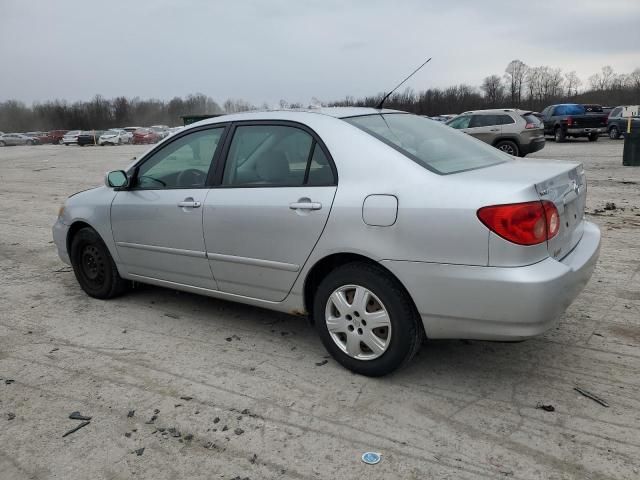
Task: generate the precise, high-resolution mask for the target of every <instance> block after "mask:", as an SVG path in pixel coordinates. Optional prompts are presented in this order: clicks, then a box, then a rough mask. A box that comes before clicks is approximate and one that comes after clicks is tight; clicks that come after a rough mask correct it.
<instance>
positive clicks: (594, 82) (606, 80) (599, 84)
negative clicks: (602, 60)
mask: <svg viewBox="0 0 640 480" xmlns="http://www.w3.org/2000/svg"><path fill="white" fill-rule="evenodd" d="M615 77H616V74H615V72H614V71H613V68H611V66H610V65H605V66H604V67H602V71H601V72H600V73H595V74H593V75H591V76H590V77H589V84H590V85H591V88H592V89H593V90H599V91H602V90H608V89H609V88H611V85H612V84H613V81H614V79H615Z"/></svg>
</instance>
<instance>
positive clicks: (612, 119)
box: [607, 105, 640, 140]
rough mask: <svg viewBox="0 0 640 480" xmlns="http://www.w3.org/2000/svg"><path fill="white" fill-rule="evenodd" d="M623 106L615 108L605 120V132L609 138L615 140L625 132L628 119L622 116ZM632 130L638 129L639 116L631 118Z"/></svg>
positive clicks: (639, 123) (639, 126)
mask: <svg viewBox="0 0 640 480" xmlns="http://www.w3.org/2000/svg"><path fill="white" fill-rule="evenodd" d="M623 108H624V105H621V106H619V107H615V108H614V109H613V110H611V113H610V114H609V118H607V132H608V134H609V138H611V139H613V140H615V139H617V138H620V137H621V136H622V134H623V133H625V132H626V131H627V125H628V122H629V120H628V118H625V117H623V116H622V109H623ZM631 126H632V128H640V116H635V117H631Z"/></svg>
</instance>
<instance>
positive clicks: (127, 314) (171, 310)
mask: <svg viewBox="0 0 640 480" xmlns="http://www.w3.org/2000/svg"><path fill="white" fill-rule="evenodd" d="M144 150H145V148H142V147H133V146H123V147H111V148H109V147H105V148H99V147H85V148H80V147H63V146H38V147H14V148H2V149H0V201H1V204H2V205H3V209H2V210H1V211H0V269H1V272H2V274H1V276H0V379H1V380H0V478H2V480H9V479H23V478H24V479H27V478H28V479H35V478H37V479H45V478H59V479H65V480H71V479H92V480H95V479H125V478H127V479H129V478H140V479H147V478H148V479H158V480H159V479H175V478H187V477H188V478H191V479H205V478H206V479H212V478H225V479H233V478H239V479H243V478H250V479H268V478H328V479H329V478H330V479H334V478H341V479H350V478H354V479H355V478H358V479H359V478H363V477H365V476H366V477H367V478H371V479H374V478H405V479H413V478H415V479H418V478H419V479H424V478H438V479H445V478H451V479H477V478H488V479H495V478H503V477H504V478H513V479H527V480H528V479H569V478H575V479H614V478H615V479H637V478H640V373H639V372H640V350H639V348H638V347H639V346H640V274H639V272H640V195H639V189H640V168H632V167H622V160H621V157H622V142H621V141H610V140H608V139H605V138H602V139H600V141H599V142H597V143H595V144H594V143H588V142H586V141H582V140H575V141H571V142H568V143H565V144H554V143H553V142H548V143H547V146H546V148H545V149H544V150H542V151H541V152H538V153H537V154H535V155H534V156H535V157H543V158H558V159H562V160H581V161H582V162H584V165H585V167H586V170H587V175H588V179H589V200H588V211H589V215H588V217H589V219H590V220H592V221H595V222H596V223H598V224H599V225H600V227H601V228H602V233H603V245H602V254H601V258H600V263H599V265H598V267H597V268H596V271H595V274H594V276H593V278H592V280H591V282H590V283H589V285H588V286H587V287H586V289H585V291H584V292H583V293H582V294H581V295H580V296H579V298H578V299H577V300H576V302H575V303H574V304H573V305H572V306H571V307H570V308H569V310H568V311H567V312H566V314H565V315H564V316H563V317H562V320H561V321H560V323H559V325H558V326H557V328H554V329H552V330H551V331H549V332H548V333H547V334H545V335H544V336H542V337H540V338H536V339H533V340H529V341H526V342H522V343H512V344H506V343H489V342H475V341H473V342H468V341H429V342H427V344H426V345H425V346H424V348H423V349H422V351H421V352H420V354H419V355H418V357H417V358H416V359H415V360H414V361H413V363H411V364H410V365H409V366H408V368H405V369H404V370H402V371H400V372H398V373H396V374H394V375H392V376H389V377H386V378H382V379H370V378H364V377H360V376H356V375H353V374H351V373H350V372H348V371H347V370H345V369H343V368H341V367H340V366H339V365H337V364H336V363H335V362H334V361H333V360H332V359H330V358H328V357H327V354H326V352H325V350H324V349H323V347H322V345H321V344H320V341H319V339H318V338H317V337H316V335H315V332H314V330H313V329H312V328H311V327H310V326H309V325H308V324H307V322H306V321H305V320H303V319H300V318H295V317H289V316H287V315H283V314H278V313H273V312H269V311H266V310H261V309H258V308H251V307H248V306H243V305H238V304H233V303H229V302H225V301H219V300H214V299H209V298H204V297H198V296H195V295H190V294H185V293H179V292H174V291H171V290H165V289H161V288H155V287H142V288H139V289H136V290H135V291H133V292H132V293H130V294H128V295H126V296H124V297H121V298H118V299H116V300H111V301H98V300H94V299H91V298H89V297H88V296H86V295H85V294H84V293H83V292H82V291H81V290H80V288H79V287H78V285H77V283H76V281H75V278H74V276H73V273H71V272H70V269H69V268H67V267H66V266H65V265H64V264H62V263H61V261H60V260H59V259H58V258H57V256H56V253H55V248H54V246H53V244H52V241H51V231H50V227H51V225H52V223H53V222H54V220H55V215H56V212H57V209H58V207H59V205H60V204H61V202H62V201H63V200H64V198H65V197H66V196H67V195H69V194H71V193H73V192H75V191H78V190H80V189H83V188H87V187H89V186H92V185H95V184H99V183H100V182H101V181H102V176H103V174H104V172H105V171H106V170H110V169H114V168H120V167H124V166H125V165H127V164H128V163H129V161H130V158H131V157H132V156H133V155H139V154H141V153H142V152H143V151H144ZM610 202H613V203H615V209H605V205H606V204H607V203H610ZM608 208H612V206H609V207H608ZM576 386H579V387H582V388H584V389H586V390H588V391H590V392H593V393H595V394H596V395H598V396H599V397H601V398H603V399H604V400H606V402H607V403H608V404H609V407H608V408H607V407H604V406H602V405H600V404H599V403H596V402H595V401H593V400H591V399H589V398H586V397H584V396H582V395H580V394H579V393H577V392H576V391H575V390H574V387H576ZM540 405H551V406H553V407H554V411H545V410H544V409H541V408H536V407H537V406H540ZM74 411H79V412H80V413H81V414H82V415H86V416H91V417H92V418H91V421H90V423H89V424H88V425H86V426H85V427H84V428H82V429H80V430H78V431H76V432H75V433H72V434H70V435H68V436H66V437H64V438H63V434H64V433H65V432H66V431H68V430H70V429H72V428H74V427H76V426H78V425H79V424H80V423H81V421H80V420H71V419H69V418H68V417H69V414H70V413H71V412H74ZM143 449H144V450H143ZM365 451H375V452H380V453H381V454H382V461H381V462H380V463H379V464H378V465H375V466H369V465H365V464H363V463H362V462H361V461H360V456H361V455H362V453H363V452H365Z"/></svg>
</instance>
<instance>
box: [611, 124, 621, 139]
mask: <svg viewBox="0 0 640 480" xmlns="http://www.w3.org/2000/svg"><path fill="white" fill-rule="evenodd" d="M609 138H610V139H611V140H617V139H618V138H620V130H618V127H616V126H615V125H614V126H613V127H611V128H610V129H609Z"/></svg>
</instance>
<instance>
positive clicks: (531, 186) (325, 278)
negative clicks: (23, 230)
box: [53, 108, 600, 376]
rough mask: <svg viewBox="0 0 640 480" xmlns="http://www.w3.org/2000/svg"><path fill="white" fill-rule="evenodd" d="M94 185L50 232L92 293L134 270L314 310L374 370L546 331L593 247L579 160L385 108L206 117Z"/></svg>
mask: <svg viewBox="0 0 640 480" xmlns="http://www.w3.org/2000/svg"><path fill="white" fill-rule="evenodd" d="M105 183H106V185H105V186H102V187H98V188H95V189H93V190H88V191H84V192H81V193H78V194H75V195H72V196H71V197H69V198H68V199H67V201H66V202H65V204H64V206H63V207H61V209H60V213H59V218H58V220H57V222H56V223H55V225H54V227H53V237H54V240H55V243H56V245H57V248H58V252H59V255H60V257H61V258H62V260H63V261H65V262H67V263H69V264H71V265H72V266H73V270H74V272H75V275H76V277H77V280H78V282H79V284H80V286H81V288H82V289H83V290H84V291H85V292H86V293H87V294H89V295H90V296H92V297H96V298H102V299H106V298H111V297H114V296H116V295H118V294H121V293H122V292H124V291H125V290H126V289H127V286H128V283H129V282H130V281H136V282H144V283H149V284H154V285H159V286H163V287H168V288H174V289H179V290H185V291H189V292H194V293H199V294H203V295H209V296H211V297H215V298H220V299H226V300H232V301H237V302H242V303H247V304H251V305H256V306H260V307H264V308H269V309H273V310H279V311H282V312H289V313H292V314H298V315H309V316H310V318H311V319H312V320H313V322H314V324H315V327H316V329H317V331H318V334H319V336H320V338H321V339H322V341H323V343H324V345H325V347H326V348H327V350H328V351H329V352H330V353H331V354H332V355H333V356H334V357H335V359H336V360H337V361H338V362H340V363H341V364H342V365H344V366H345V367H347V368H349V369H351V370H353V371H355V372H358V373H360V374H364V375H370V376H378V375H384V374H387V373H389V372H391V371H393V370H394V369H396V368H398V367H399V366H401V365H403V364H404V363H406V362H408V361H409V360H410V359H411V358H412V356H413V355H414V354H415V353H416V352H417V350H418V349H419V347H420V345H421V344H422V341H423V339H424V338H425V337H426V338H434V339H435V338H467V339H486V340H521V339H525V338H529V337H532V336H535V335H539V334H541V333H543V332H544V331H545V330H547V329H548V328H550V327H551V326H552V325H554V323H555V322H556V320H557V319H558V317H559V316H560V315H561V314H562V312H563V311H564V310H565V309H566V307H567V306H568V305H569V304H570V303H571V302H572V301H573V299H574V298H575V297H576V295H577V294H578V293H579V292H580V291H581V289H582V288H583V287H584V285H585V284H586V282H587V281H588V280H589V278H590V276H591V273H592V271H593V268H594V266H595V263H596V260H597V258H598V253H599V247H600V231H599V230H598V228H597V227H596V226H595V225H594V224H592V223H589V222H587V221H585V219H584V207H585V196H586V191H587V185H586V181H585V174H584V171H583V167H582V165H581V164H578V163H570V162H559V161H551V160H532V159H528V160H521V159H515V158H513V157H510V156H508V155H506V154H504V153H503V152H500V151H498V150H496V149H494V148H492V147H491V146H489V145H486V144H484V143H482V142H480V141H478V140H476V139H473V138H471V137H469V136H467V135H465V134H463V133H460V132H458V131H455V130H453V129H451V128H449V127H447V126H444V125H442V124H439V123H437V122H433V121H432V120H429V119H426V118H423V117H419V116H415V115H411V114H407V113H403V112H398V111H393V110H375V109H368V108H341V109H320V110H311V111H276V112H273V111H272V112H252V113H242V114H233V115H226V116H221V117H216V118H212V119H209V120H204V121H202V122H199V123H196V124H194V125H190V126H189V127H187V128H185V129H184V130H182V131H180V132H178V133H176V134H175V135H172V136H170V137H168V138H167V139H165V140H164V141H163V142H161V143H159V144H158V145H156V146H154V147H153V148H152V149H151V150H150V151H149V152H148V153H146V154H145V155H144V156H142V157H141V158H140V159H139V160H137V161H136V162H135V163H134V164H133V165H131V167H130V168H128V169H127V170H126V171H120V170H119V171H113V172H110V173H108V174H107V176H106V179H105Z"/></svg>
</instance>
